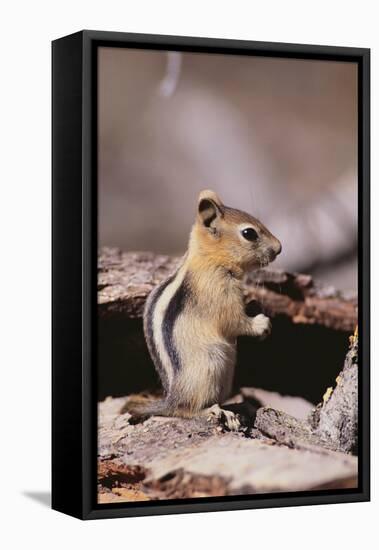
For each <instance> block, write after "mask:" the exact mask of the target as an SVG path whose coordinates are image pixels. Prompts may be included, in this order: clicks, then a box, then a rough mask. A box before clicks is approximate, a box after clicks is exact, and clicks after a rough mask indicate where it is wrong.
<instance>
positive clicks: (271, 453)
mask: <svg viewBox="0 0 379 550" xmlns="http://www.w3.org/2000/svg"><path fill="white" fill-rule="evenodd" d="M178 261H179V260H178V259H176V258H170V257H168V256H163V255H162V256H157V255H153V254H150V253H137V252H136V253H122V252H120V251H119V250H116V249H108V248H107V249H103V250H102V251H101V254H100V258H99V279H98V303H99V315H100V318H101V319H102V320H104V321H106V322H107V323H108V322H109V320H111V321H112V323H111V326H112V330H115V327H116V326H118V325H120V326H121V325H122V323H123V322H124V320H125V319H128V320H130V323H132V324H131V325H130V326H131V327H134V328H133V330H134V331H135V332H134V333H133V334H134V336H133V339H134V340H136V341H137V340H138V346H144V341H143V335H142V323H141V322H140V318H141V315H142V311H143V305H144V302H145V299H146V297H147V295H148V293H149V292H150V291H151V289H152V288H153V287H154V286H155V285H156V284H157V283H159V282H160V281H161V280H163V279H164V278H165V277H167V276H168V275H169V274H170V273H172V272H173V271H174V270H175V268H176V266H177V265H178ZM245 296H246V304H247V311H248V312H249V310H250V311H253V310H254V308H255V307H256V303H258V304H261V305H262V304H263V306H264V310H265V312H267V313H268V314H269V315H270V316H271V317H272V318H273V320H274V321H275V318H276V319H277V321H276V323H277V325H276V329H277V331H278V330H279V331H280V330H282V331H284V330H288V328H286V324H285V323H284V324H280V321H279V319H281V318H285V319H287V321H286V323H287V325H290V326H291V327H292V328H291V331H292V333H291V334H292V337H293V331H294V330H295V331H298V332H296V336H295V340H294V341H295V342H296V341H297V339H298V338H301V337H302V335H304V332H301V331H300V327H301V326H304V325H317V326H319V327H320V328H319V329H317V330H318V332H317V333H315V336H314V338H315V339H316V340H315V342H317V344H316V345H322V342H323V340H322V339H323V338H326V335H328V338H329V340H328V342H330V335H331V334H332V335H333V334H336V335H341V333H343V334H347V333H349V332H350V333H352V332H353V330H354V328H355V326H356V322H357V311H356V305H357V304H356V300H355V299H353V298H348V297H346V296H343V295H342V294H341V293H339V292H337V291H335V290H334V289H330V288H329V289H328V288H325V287H319V286H318V285H317V284H315V283H314V282H313V280H312V278H311V277H310V276H308V275H298V274H289V273H285V272H282V271H274V270H264V271H260V272H255V273H254V274H251V275H250V276H249V277H248V278H247V280H246V284H245ZM134 320H135V321H134ZM122 326H123V325H122ZM273 326H274V327H275V323H273ZM122 330H123V329H122ZM301 330H304V329H301ZM123 334H124V333H123V332H122V331H121V335H122V338H124V336H123ZM280 334H282V333H280ZM288 334H289V333H288ZM297 334H298V335H299V336H297ZM343 337H344V338H345V337H346V336H343ZM285 338H286V336H285ZM320 338H321V340H317V339H320ZM338 338H339V339H340V336H338ZM343 341H344V340H343ZM128 342H129V341H128ZM132 342H133V340H130V342H129V344H128V345H129V347H128V350H130V349H132V345H131V344H132ZM307 342H308V341H307ZM307 345H308V344H307ZM307 345H302V346H301V345H300V342H299V357H300V362H302V361H304V358H305V363H304V366H303V368H304V369H305V370H306V369H307V367H308V365H307V362H306V357H307V355H304V353H306V354H312V349H309V348H308V347H307ZM300 348H303V349H302V351H301V353H303V355H301V354H300ZM110 349H111V348H110ZM343 350H344V351H343V352H342V356H341V360H339V361H338V364H337V369H338V365H341V364H342V357H343V355H344V353H345V348H343ZM357 350H358V337H357V335H356V334H355V335H354V337H352V338H351V342H350V350H349V351H348V353H347V355H346V359H345V363H344V366H343V370H342V372H341V373H340V375H339V376H338V377H337V380H336V382H337V386H336V388H335V389H334V390H332V388H328V389H327V390H326V392H325V394H324V396H323V397H322V392H323V389H321V390H320V389H319V390H318V391H319V392H320V394H321V395H319V394H318V393H317V395H319V397H316V399H315V402H317V401H321V403H320V404H319V405H318V406H317V407H316V408H315V407H314V405H312V403H310V402H309V401H308V400H307V399H304V398H303V397H292V396H283V395H281V393H280V392H272V391H268V390H267V389H258V388H252V387H242V388H241V389H240V391H239V393H238V394H237V395H235V396H234V398H232V399H230V400H229V401H228V402H227V403H226V404H225V405H224V406H225V407H227V408H229V409H232V410H234V411H235V412H236V413H238V414H239V415H240V419H241V423H242V425H241V429H240V430H239V431H238V432H233V433H232V432H229V431H227V430H226V429H225V428H224V427H223V426H222V425H220V424H218V423H217V422H215V421H208V420H207V419H205V418H195V419H190V420H189V419H180V418H161V417H153V418H150V419H149V420H147V421H145V422H143V423H141V424H136V425H135V424H132V423H131V422H130V415H129V414H128V413H125V414H121V412H120V411H121V409H122V407H123V405H124V403H125V400H126V398H127V397H122V398H111V397H108V398H107V399H105V400H104V401H102V402H101V403H99V439H98V443H99V444H98V455H99V456H98V459H99V462H98V464H99V466H98V483H99V485H98V495H99V497H98V498H99V502H117V501H129V500H149V499H170V498H184V497H187V498H188V497H201V496H216V495H233V494H248V493H265V492H281V491H302V490H312V489H327V488H351V487H356V486H357V475H358V462H357V457H356V456H354V453H355V451H356V444H357V415H358V397H357V396H358V392H357V381H358V365H357ZM323 353H324V355H320V357H324V356H325V357H326V355H331V352H330V351H329V352H328V350H327V349H325V351H324V352H323ZM278 354H279V358H280V356H281V349H280V350H278ZM245 355H246V350H245ZM294 355H296V357H297V355H298V354H296V350H294ZM143 357H144V356H143V354H142V352H141V353H140V352H138V353H136V354H135V355H134V356H133V359H130V361H132V363H133V365H132V366H134V369H132V370H131V371H129V375H128V376H131V375H132V374H133V376H134V377H135V380H136V377H137V375H138V376H140V377H143V375H144V370H145V363H146V359H143ZM249 357H250V356H249ZM262 357H263V356H261V358H260V361H261V362H262V361H265V362H263V363H261V367H263V366H264V367H265V369H267V367H268V366H269V365H268V362H267V359H264V357H263V359H262ZM317 357H319V356H317ZM137 359H138V360H139V363H138V368H137V372H135V370H136V369H135V366H136V363H135V360H137ZM252 359H254V357H253V358H252ZM144 361H145V362H144ZM279 361H280V359H279ZM325 361H326V359H325ZM325 364H326V363H325ZM107 367H109V365H108V366H107ZM278 367H280V368H282V367H283V368H284V367H285V368H286V369H287V367H288V365H287V364H286V365H284V366H282V365H281V364H280V363H279V364H278ZM322 367H323V365H321V364H320V369H319V370H320V371H322ZM146 368H147V367H146ZM328 368H329V367H328ZM334 368H335V367H334ZM324 370H325V369H324ZM274 372H276V373H277V374H276V376H277V377H278V376H279V372H278V370H276V371H274ZM334 372H335V374H334V377H335V376H336V373H337V372H338V370H335V371H334ZM307 376H308V377H309V374H307ZM334 377H333V378H334ZM333 378H332V379H333ZM327 380H328V382H327V383H326V384H325V386H327V384H329V383H330V382H329V380H330V376H329V375H328V376H327ZM325 386H324V385H321V386H320V387H321V388H324V387H325ZM282 393H283V392H282ZM303 395H305V393H304V394H303Z"/></svg>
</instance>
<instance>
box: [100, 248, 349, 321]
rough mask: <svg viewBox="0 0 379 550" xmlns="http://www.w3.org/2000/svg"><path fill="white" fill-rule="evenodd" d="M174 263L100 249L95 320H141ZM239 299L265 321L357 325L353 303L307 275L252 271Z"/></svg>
mask: <svg viewBox="0 0 379 550" xmlns="http://www.w3.org/2000/svg"><path fill="white" fill-rule="evenodd" d="M179 261H180V259H179V258H172V257H170V256H164V255H155V254H152V253H150V252H121V251H120V250H118V249H115V248H103V249H102V250H101V252H100V256H99V262H98V269H99V274H98V306H99V309H98V311H99V315H100V316H101V317H111V316H117V315H122V316H124V317H128V318H131V319H134V318H139V317H141V316H142V312H143V306H144V303H145V300H146V297H147V295H148V294H149V292H150V291H151V290H152V288H153V287H154V286H155V285H157V284H158V283H159V282H161V281H162V280H163V279H165V278H166V277H167V276H168V275H170V274H171V273H172V272H173V271H174V270H175V269H176V267H177V266H178V263H179ZM245 298H246V304H247V307H248V309H249V304H250V306H253V304H254V303H255V302H259V303H260V304H262V305H263V306H264V309H265V311H266V312H267V314H268V315H269V316H270V317H275V316H278V315H283V316H286V317H289V318H290V319H291V320H292V322H293V323H302V324H318V325H321V326H325V327H328V328H332V329H334V330H343V331H349V332H353V331H354V328H355V325H356V322H357V312H356V309H357V301H356V299H355V298H351V297H347V296H343V295H342V294H341V293H340V292H338V291H336V290H335V289H334V288H331V287H321V286H318V285H317V284H315V283H314V281H313V279H312V277H311V276H310V275H302V274H293V273H286V272H284V271H280V270H273V269H265V270H259V271H255V272H253V273H251V274H250V275H249V277H247V279H246V284H245Z"/></svg>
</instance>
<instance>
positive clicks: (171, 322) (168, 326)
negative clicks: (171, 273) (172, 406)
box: [162, 277, 191, 370]
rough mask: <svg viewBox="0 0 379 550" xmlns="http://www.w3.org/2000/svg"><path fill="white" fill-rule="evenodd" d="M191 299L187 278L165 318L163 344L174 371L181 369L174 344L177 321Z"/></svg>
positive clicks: (175, 295)
mask: <svg viewBox="0 0 379 550" xmlns="http://www.w3.org/2000/svg"><path fill="white" fill-rule="evenodd" d="M190 297H191V289H190V286H189V284H188V280H187V277H184V279H183V281H182V284H181V285H180V286H179V288H178V289H177V290H176V292H175V294H174V295H173V297H172V298H171V300H170V302H169V304H168V306H167V309H166V312H165V315H164V318H163V327H162V331H163V342H164V345H165V348H166V351H167V353H168V356H169V358H170V361H171V364H172V366H173V368H174V370H179V369H180V367H181V361H180V356H179V353H178V350H177V349H176V346H175V342H174V334H173V332H174V326H175V321H176V319H177V318H178V316H179V315H180V313H181V312H182V311H183V309H184V306H185V304H186V302H187V301H188V300H189V299H190Z"/></svg>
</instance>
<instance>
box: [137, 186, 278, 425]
mask: <svg viewBox="0 0 379 550" xmlns="http://www.w3.org/2000/svg"><path fill="white" fill-rule="evenodd" d="M245 228H253V229H254V230H255V231H256V232H257V234H258V238H257V239H256V240H255V241H248V240H246V239H245V238H244V237H243V235H242V233H241V231H243V229H245ZM280 251H281V244H280V242H279V241H278V239H276V237H274V236H273V235H272V234H271V233H270V231H269V230H268V229H267V228H266V227H265V226H264V225H263V224H262V223H261V222H260V221H258V220H257V219H255V218H254V217H252V216H250V215H249V214H247V213H246V212H242V211H239V210H236V209H234V208H229V207H227V206H225V205H224V204H223V203H222V202H221V200H220V198H219V197H218V196H217V195H216V193H214V192H213V191H203V192H202V193H200V196H199V202H198V215H197V218H196V221H195V224H194V226H193V228H192V231H191V235H190V240H189V246H188V252H187V254H186V256H185V257H184V259H183V263H182V265H181V266H180V268H179V270H178V272H177V274H176V276H175V277H174V279H173V280H172V281H171V282H170V283H169V284H166V285H164V284H162V285H163V286H162V292H161V295H159V298H158V300H157V301H156V304H155V305H154V319H153V321H154V322H153V329H152V330H153V335H152V334H151V333H149V335H148V334H147V331H148V323H147V321H146V316H145V323H144V327H145V333H146V336H149V338H147V340H150V341H151V339H152V337H153V339H154V342H155V349H154V350H153V349H152V348H151V347H150V352H151V353H152V359H153V360H154V361H155V362H156V365H157V363H158V362H159V365H160V368H161V369H162V368H164V369H165V374H167V377H165V378H167V380H168V385H167V387H166V397H165V399H164V400H163V401H162V400H160V401H158V402H157V401H155V402H154V401H151V402H149V403H146V404H143V403H135V404H134V405H133V406H132V404H130V407H129V410H130V411H131V412H132V413H133V414H136V415H140V416H144V415H145V416H148V415H151V414H161V415H166V416H186V417H188V416H193V415H195V414H200V413H201V414H204V410H206V409H207V407H211V406H212V405H215V404H218V403H222V402H223V401H224V400H225V399H226V398H227V397H228V396H229V394H230V391H231V388H232V381H233V374H234V366H235V360H236V339H237V336H239V335H242V334H246V335H250V336H260V337H264V336H265V335H267V334H268V333H269V331H270V321H269V319H268V318H267V317H265V316H264V315H262V314H261V315H258V316H256V317H254V318H250V317H248V316H247V315H246V313H245V309H244V300H243V291H242V278H243V275H244V274H245V273H246V272H247V271H248V270H251V269H256V268H259V267H262V266H264V265H267V264H268V263H269V262H270V261H273V259H274V258H275V257H276V255H277V254H279V253H280ZM183 281H185V284H186V288H187V290H188V291H189V293H188V292H187V295H188V296H189V297H188V296H187V295H186V298H187V299H186V301H185V303H184V304H183V303H182V304H181V308H180V311H178V314H177V316H176V317H175V319H174V321H175V323H174V326H173V332H172V345H173V346H174V347H175V350H176V353H177V356H178V358H179V359H180V368H179V366H175V365H173V364H172V360H170V356H169V355H168V353H167V350H166V348H165V341H164V339H163V338H162V333H161V330H160V329H161V328H162V330H163V329H164V327H162V324H161V323H162V322H163V319H164V318H165V315H164V314H165V311H166V310H167V308H168V307H169V304H170V303H171V302H172V300H174V299H175V296H176V294H175V293H176V292H177V291H178V289H180V285H182V284H183ZM157 290H159V289H157ZM148 308H149V300H148V303H147V306H146V311H147V310H148ZM170 341H171V340H170ZM154 354H157V357H154ZM158 356H159V358H158ZM171 357H172V356H171ZM215 410H217V414H221V413H222V410H221V409H219V408H217V409H215V408H214V407H212V411H213V413H214V411H215ZM220 411H221V413H220ZM224 417H225V415H224ZM227 419H228V422H229V423H230V426H233V429H234V428H235V426H236V425H237V423H236V420H235V419H234V418H232V417H231V416H230V414H228V415H227Z"/></svg>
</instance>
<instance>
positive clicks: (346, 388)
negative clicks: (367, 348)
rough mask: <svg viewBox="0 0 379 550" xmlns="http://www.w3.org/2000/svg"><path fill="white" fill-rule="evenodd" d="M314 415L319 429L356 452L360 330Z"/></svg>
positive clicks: (339, 445)
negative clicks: (333, 385) (333, 383)
mask: <svg viewBox="0 0 379 550" xmlns="http://www.w3.org/2000/svg"><path fill="white" fill-rule="evenodd" d="M336 383H337V385H336V387H335V389H334V390H333V388H331V387H330V388H328V389H327V390H326V392H325V394H324V398H323V402H322V403H320V404H319V405H318V406H317V408H316V409H315V411H314V412H313V413H312V414H311V416H310V422H311V424H312V426H313V428H314V430H315V433H316V434H317V435H318V436H320V437H321V438H322V439H324V440H325V441H329V442H333V444H335V445H336V448H337V449H338V450H341V451H345V452H353V453H354V452H356V448H357V439H358V333H357V332H355V334H354V336H352V337H351V343H350V350H349V352H348V354H347V355H346V359H345V364H344V367H343V369H342V371H341V372H340V374H339V376H338V377H337V379H336Z"/></svg>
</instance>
